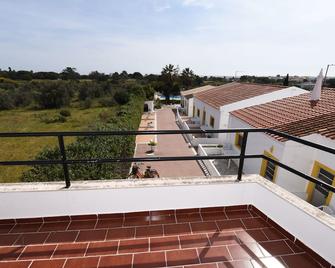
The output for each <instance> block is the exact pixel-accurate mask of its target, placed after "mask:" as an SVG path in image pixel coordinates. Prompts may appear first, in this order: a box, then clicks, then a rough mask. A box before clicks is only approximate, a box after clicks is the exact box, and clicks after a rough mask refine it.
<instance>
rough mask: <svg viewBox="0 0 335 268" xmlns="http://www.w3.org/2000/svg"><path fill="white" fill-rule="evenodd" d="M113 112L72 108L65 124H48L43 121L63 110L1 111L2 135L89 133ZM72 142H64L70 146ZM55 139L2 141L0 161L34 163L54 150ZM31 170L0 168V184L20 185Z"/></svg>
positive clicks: (100, 109)
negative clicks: (103, 116) (43, 153)
mask: <svg viewBox="0 0 335 268" xmlns="http://www.w3.org/2000/svg"><path fill="white" fill-rule="evenodd" d="M113 109H114V110H115V107H114V108H113V107H112V108H102V107H99V108H90V109H79V108H70V109H68V110H70V111H71V116H70V117H67V121H66V122H64V123H45V122H43V120H41V118H42V117H53V116H56V115H57V114H59V111H60V109H53V110H38V111H36V110H34V111H32V110H24V109H16V110H9V111H0V132H33V131H34V132H38V131H72V130H87V129H88V128H89V126H90V125H91V124H94V122H96V121H97V120H98V119H99V114H101V112H104V114H106V113H107V114H108V116H112V115H113V113H114V111H113ZM71 141H73V138H65V143H70V142H71ZM57 143H58V141H57V139H56V138H43V137H41V138H30V137H29V138H3V139H0V160H33V159H34V157H35V156H36V155H37V153H38V152H40V151H41V149H43V148H44V147H46V146H55V145H57ZM27 169H29V167H22V166H12V167H4V166H1V167H0V183H1V182H19V181H20V177H21V174H22V172H23V171H24V170H27Z"/></svg>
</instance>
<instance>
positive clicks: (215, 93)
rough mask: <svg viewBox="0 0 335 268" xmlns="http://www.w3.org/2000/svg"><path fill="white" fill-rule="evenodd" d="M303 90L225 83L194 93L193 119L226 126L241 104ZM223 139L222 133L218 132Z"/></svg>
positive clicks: (206, 124) (205, 125) (204, 125)
mask: <svg viewBox="0 0 335 268" xmlns="http://www.w3.org/2000/svg"><path fill="white" fill-rule="evenodd" d="M303 93H306V91H305V90H303V89H300V88H297V87H283V86H277V85H261V84H251V83H237V82H233V83H228V84H225V85H222V86H219V87H216V88H214V89H211V90H206V91H203V92H199V93H195V94H194V115H193V117H194V118H195V121H198V122H199V123H200V126H201V128H203V129H212V128H213V129H224V128H227V127H228V121H229V112H231V111H234V110H238V109H242V108H245V107H249V106H253V105H257V104H262V103H266V102H270V101H273V100H278V99H283V98H286V97H291V96H297V95H300V94H303ZM219 137H222V138H223V139H224V137H225V135H220V136H219Z"/></svg>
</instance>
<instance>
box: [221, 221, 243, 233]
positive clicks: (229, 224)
mask: <svg viewBox="0 0 335 268" xmlns="http://www.w3.org/2000/svg"><path fill="white" fill-rule="evenodd" d="M217 225H218V227H219V229H220V230H221V231H239V230H243V229H244V225H243V224H242V222H241V220H239V219H237V220H224V221H217Z"/></svg>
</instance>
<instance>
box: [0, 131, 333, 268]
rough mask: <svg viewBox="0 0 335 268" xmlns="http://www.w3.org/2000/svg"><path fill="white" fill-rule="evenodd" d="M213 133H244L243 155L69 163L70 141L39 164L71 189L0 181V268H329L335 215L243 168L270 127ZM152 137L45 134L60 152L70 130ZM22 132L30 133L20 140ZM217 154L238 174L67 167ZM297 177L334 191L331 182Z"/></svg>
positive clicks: (331, 258)
mask: <svg viewBox="0 0 335 268" xmlns="http://www.w3.org/2000/svg"><path fill="white" fill-rule="evenodd" d="M216 131H221V132H227V131H231V132H233V131H236V132H244V133H245V134H244V135H243V142H242V146H241V153H240V155H233V156H230V155H224V156H222V155H211V156H186V157H146V158H130V159H117V158H115V159H77V160H75V159H66V148H65V147H63V150H61V151H62V152H63V153H64V157H62V159H61V160H52V161H45V160H43V161H42V160H40V161H39V162H38V164H40V165H50V164H62V165H63V168H64V178H65V181H66V186H67V188H66V187H65V188H64V183H62V182H50V183H19V184H3V185H1V186H0V268H2V267H9V268H11V267H22V268H28V267H29V268H36V267H48V266H50V267H62V268H71V267H198V268H200V267H332V266H331V265H334V264H335V255H334V250H333V249H334V246H335V218H334V217H332V216H330V215H328V214H326V213H324V212H322V211H320V210H319V209H318V208H316V207H314V206H312V205H310V204H308V203H307V202H305V201H304V200H302V199H300V198H299V197H297V196H296V195H294V194H292V193H289V192H288V191H286V190H284V189H283V188H281V187H279V186H278V185H276V184H273V183H272V182H270V181H267V180H265V179H264V178H262V177H260V176H258V175H246V174H243V173H242V171H243V162H244V159H245V158H256V157H264V158H265V157H266V156H260V155H245V147H246V144H247V137H248V132H249V131H267V132H269V131H271V130H260V129H258V130H246V129H237V130H216ZM182 132H183V131H179V130H176V131H152V132H150V134H157V135H165V134H169V135H170V134H173V133H176V134H181V133H182ZM148 133H149V132H148V131H143V132H136V131H135V132H133V131H128V132H122V133H120V132H108V133H107V132H106V133H104V132H102V133H74V132H71V133H58V134H57V133H44V134H42V135H47V136H48V135H49V136H50V135H54V136H56V137H60V138H59V142H60V143H59V144H60V148H62V137H63V136H66V135H77V136H78V135H120V134H122V135H141V134H143V135H147V134H148ZM185 133H188V132H187V131H186V132H185ZM1 135H2V136H6V135H7V136H8V135H9V134H1ZM1 135H0V136H1ZM20 135H24V134H22V133H21V134H18V133H16V134H15V135H14V136H20ZM26 135H27V134H26ZM29 135H31V136H34V135H35V136H36V135H40V134H38V133H30V134H29ZM277 135H286V134H282V133H277ZM289 138H292V139H296V140H299V139H297V138H294V137H289ZM301 142H302V143H305V145H309V146H316V147H318V148H319V149H324V150H328V151H330V152H331V151H332V149H329V148H326V147H325V148H324V147H323V146H319V145H315V144H313V143H310V142H308V141H301ZM216 158H217V159H229V158H235V159H236V158H237V159H239V160H240V161H239V167H238V174H237V176H224V177H193V178H183V177H181V178H161V179H145V180H138V179H137V180H133V179H124V180H109V181H103V180H99V181H77V182H70V178H69V176H68V174H67V173H66V172H67V171H68V170H67V166H68V165H71V164H73V163H76V164H78V163H81V164H92V163H100V162H101V163H111V162H120V161H124V162H133V161H185V160H197V159H204V160H208V159H216ZM268 161H275V160H272V159H271V158H269V159H268ZM176 163H178V162H176ZM0 164H1V165H18V164H24V165H33V164H36V163H35V162H34V161H29V162H27V161H3V162H0ZM277 164H278V165H281V166H282V167H283V168H287V169H288V170H290V171H291V172H295V173H298V174H299V172H298V171H296V170H294V169H292V168H290V167H286V166H285V165H283V164H281V163H279V162H277ZM300 175H301V176H302V177H303V179H307V180H312V181H314V182H315V183H317V184H318V185H321V186H322V187H327V189H329V190H330V191H334V189H333V187H332V186H330V185H325V184H324V183H322V182H320V181H318V180H317V179H315V178H312V177H309V176H307V175H303V174H300Z"/></svg>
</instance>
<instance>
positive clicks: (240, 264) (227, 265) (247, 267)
mask: <svg viewBox="0 0 335 268" xmlns="http://www.w3.org/2000/svg"><path fill="white" fill-rule="evenodd" d="M256 267H257V268H258V266H253V265H252V262H251V261H228V262H221V263H218V267H217V268H256ZM264 268H265V267H264ZM268 268H274V267H270V266H269V267H268ZM282 268H284V267H282Z"/></svg>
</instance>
